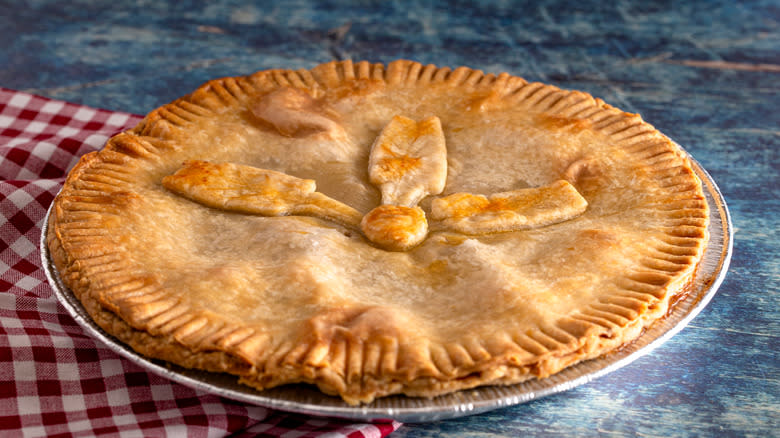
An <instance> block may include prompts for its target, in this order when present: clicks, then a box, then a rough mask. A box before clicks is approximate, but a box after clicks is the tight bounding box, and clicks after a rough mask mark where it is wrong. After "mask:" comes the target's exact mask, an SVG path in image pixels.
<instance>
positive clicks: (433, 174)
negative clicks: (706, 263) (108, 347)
mask: <svg viewBox="0 0 780 438" xmlns="http://www.w3.org/2000/svg"><path fill="white" fill-rule="evenodd" d="M372 212H373V213H372ZM369 213H372V214H369ZM707 218H708V211H707V204H706V202H705V200H704V196H703V192H702V189H701V183H700V181H699V180H698V179H697V177H696V176H695V174H694V172H693V170H692V169H691V166H690V163H689V161H688V159H687V158H686V156H685V154H684V153H683V152H682V151H681V150H680V149H679V148H678V147H677V146H676V145H674V144H673V143H672V142H671V141H670V140H669V139H668V138H667V137H665V136H664V135H663V134H661V133H660V132H658V131H657V130H656V129H654V128H653V127H652V126H650V125H649V124H647V123H645V122H644V121H642V120H641V118H640V117H639V116H638V115H635V114H628V113H625V112H622V111H620V110H618V109H616V108H613V107H611V106H609V105H607V104H605V103H604V102H602V101H601V100H599V99H594V98H593V97H591V96H590V95H588V94H585V93H582V92H578V91H566V90H561V89H558V88H556V87H553V86H550V85H544V84H540V83H528V82H526V81H525V80H523V79H521V78H518V77H513V76H510V75H507V74H501V75H492V74H489V75H485V74H483V73H482V72H480V71H476V70H472V69H468V68H463V67H461V68H458V69H455V70H450V69H448V68H438V67H434V66H423V65H420V64H417V63H414V62H410V61H396V62H393V63H391V64H389V65H387V66H385V65H381V64H369V63H367V62H360V63H352V62H350V61H345V62H333V63H328V64H323V65H321V66H318V67H316V68H314V69H312V70H301V71H288V70H270V71H261V72H258V73H255V74H252V75H249V76H244V77H234V78H223V79H218V80H214V81H211V82H209V83H207V84H205V85H204V86H202V87H201V88H199V89H197V90H196V91H195V92H193V93H192V94H189V95H187V96H185V97H183V98H181V99H178V100H176V101H174V102H172V103H170V104H168V105H165V106H163V107H160V108H158V109H156V110H154V111H152V112H151V113H150V114H149V115H147V116H146V118H145V119H144V120H143V121H142V122H141V123H140V124H139V125H138V126H136V127H135V128H133V129H131V130H129V131H127V132H124V133H121V134H118V135H117V136H115V137H113V138H111V139H110V140H109V141H108V143H107V144H106V146H105V148H104V149H103V150H101V151H99V152H95V153H91V154H88V155H86V156H84V157H83V159H82V160H81V161H80V162H79V164H78V165H77V166H76V168H75V169H74V170H73V171H72V172H71V174H70V175H69V177H68V179H67V181H66V183H65V186H64V188H63V190H62V192H61V194H60V195H59V196H58V197H57V199H56V200H55V205H54V209H53V213H52V215H51V219H50V221H51V222H50V227H49V230H50V233H49V235H48V244H49V249H50V251H51V254H52V257H53V260H54V262H55V264H56V266H57V268H58V270H59V271H60V273H61V275H62V278H63V281H64V282H65V284H66V285H67V286H68V287H69V288H70V289H71V290H72V291H73V292H74V294H75V295H76V296H77V297H79V299H80V300H81V301H82V303H84V306H85V308H86V309H87V310H88V312H89V313H90V314H91V315H92V317H93V318H94V319H95V321H96V322H97V323H98V324H100V325H101V326H102V327H103V328H104V329H105V330H106V331H108V332H109V333H111V334H113V335H114V336H116V337H117V338H119V339H120V340H122V341H123V342H126V343H128V344H129V345H131V346H132V347H133V348H134V349H136V350H137V351H139V352H141V353H142V354H145V355H148V356H150V357H155V358H160V359H164V360H168V361H171V362H174V363H177V364H179V365H182V366H185V367H194V368H201V369H206V370H211V371H224V372H229V373H233V374H236V375H238V376H239V377H240V380H241V381H242V382H243V383H245V384H247V385H250V386H252V387H255V388H258V389H263V388H270V387H274V386H278V385H283V384H288V383H296V382H305V383H311V384H314V385H317V386H318V387H319V388H320V389H321V390H322V391H324V392H326V393H328V394H335V395H338V396H341V397H342V398H343V399H344V400H345V401H347V402H348V403H367V402H371V401H372V400H374V399H376V398H377V397H382V396H385V395H389V394H397V393H401V394H407V395H410V396H427V397H430V396H435V395H438V394H442V393H447V392H451V391H455V390H458V389H463V388H469V387H474V386H478V385H488V384H509V383H515V382H520V381H523V380H526V379H529V378H534V377H536V378H544V377H546V376H549V375H550V374H552V373H555V372H558V371H560V370H561V369H563V368H565V367H567V366H569V365H571V364H574V363H576V362H579V361H581V360H585V359H588V358H593V357H597V356H599V355H601V354H604V353H607V352H609V351H611V350H612V349H614V348H617V347H619V346H620V345H622V344H624V343H626V342H629V341H631V340H632V339H634V338H636V337H637V336H638V335H639V334H640V333H641V331H642V329H643V328H644V327H646V326H648V325H649V324H651V323H652V322H653V321H654V320H656V319H658V318H660V317H662V316H663V315H664V314H665V312H666V311H667V308H668V305H669V301H670V297H672V296H673V295H675V294H678V293H681V292H682V291H683V290H684V288H685V286H686V285H687V284H688V283H689V282H690V281H691V279H692V276H693V275H694V272H695V268H696V266H697V264H698V262H699V260H700V258H701V256H702V252H703V250H704V247H705V245H706V241H707V231H706V227H707ZM398 230H400V231H401V232H403V233H406V234H404V235H403V236H401V237H397V236H396V234H394V233H396V231H398ZM403 233H401V234H403ZM374 236H376V237H374ZM410 236H411V237H410ZM407 238H409V239H411V240H403V239H407Z"/></svg>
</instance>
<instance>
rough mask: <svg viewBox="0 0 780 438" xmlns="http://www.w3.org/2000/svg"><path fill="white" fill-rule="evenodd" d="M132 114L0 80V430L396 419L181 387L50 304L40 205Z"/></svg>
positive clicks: (354, 435) (257, 428) (263, 432)
mask: <svg viewBox="0 0 780 438" xmlns="http://www.w3.org/2000/svg"><path fill="white" fill-rule="evenodd" d="M140 120H141V117H140V116H137V115H133V114H127V113H122V112H112V111H106V110H101V109H95V108H90V107H86V106H82V105H75V104H72V103H68V102H63V101H58V100H52V99H47V98H43V97H40V96H34V95H31V94H27V93H22V92H18V91H14V90H9V89H5V88H1V87H0V210H2V216H1V217H0V436H30V437H33V436H45V437H55V436H57V437H66V436H96V435H99V436H209V437H211V436H227V435H230V436H282V437H319V436H325V437H332V438H337V437H349V438H359V437H365V438H369V437H383V436H387V435H389V434H390V433H392V432H393V431H395V430H396V429H397V428H398V427H400V425H401V424H400V423H398V422H392V423H377V424H370V423H354V422H349V421H344V420H337V419H329V418H319V417H308V416H304V415H297V414H291V413H284V412H279V411H275V410H272V409H268V408H264V407H261V406H254V405H248V404H244V403H241V402H237V401H232V400H229V399H226V398H222V397H219V396H217V395H212V394H208V393H205V392H203V391H200V390H196V389H191V388H189V387H186V386H183V385H181V384H179V383H176V382H173V381H171V380H168V379H166V378H164V377H160V376H157V375H156V374H153V373H149V372H147V371H146V370H145V369H143V368H142V367H140V366H138V365H136V364H135V363H133V362H131V361H128V360H126V359H124V358H122V357H121V356H119V355H117V354H116V353H114V352H113V351H112V350H110V349H109V348H108V347H106V346H104V345H102V344H101V343H99V342H98V341H96V340H95V339H93V338H92V337H91V336H90V335H89V334H88V333H86V332H85V331H84V330H83V329H82V328H81V326H79V325H78V324H77V323H76V322H75V321H74V319H73V318H72V317H71V316H70V314H69V313H68V312H67V311H66V310H65V308H64V307H63V306H62V305H61V304H59V302H58V301H57V298H56V296H55V294H54V291H53V290H52V288H51V286H49V284H48V283H47V280H46V275H45V273H44V271H43V268H42V267H41V254H40V250H39V247H38V242H39V239H40V235H41V227H42V225H43V220H44V217H45V215H46V211H47V209H48V207H49V205H50V204H51V202H52V200H53V199H54V197H55V195H56V194H57V192H58V191H59V190H60V187H62V183H63V181H64V180H65V176H66V175H67V172H68V171H69V170H70V169H71V168H72V167H73V166H74V165H75V164H76V162H77V161H78V159H79V157H80V156H81V155H83V154H85V153H87V152H90V151H93V150H97V149H100V148H102V147H103V144H104V143H105V141H106V140H107V139H108V138H109V137H111V136H112V135H114V134H116V133H118V132H120V131H122V130H125V129H128V128H130V127H132V126H134V125H135V124H136V123H138V122H139V121H140Z"/></svg>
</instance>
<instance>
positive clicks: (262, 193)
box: [162, 116, 588, 251]
mask: <svg viewBox="0 0 780 438" xmlns="http://www.w3.org/2000/svg"><path fill="white" fill-rule="evenodd" d="M368 175H369V180H370V182H371V183H372V184H374V185H375V186H377V187H378V188H379V190H380V192H381V194H382V203H381V205H379V206H378V207H376V208H374V209H373V210H371V211H369V212H368V213H366V214H365V215H362V214H361V213H360V212H358V211H357V210H356V209H354V208H352V207H350V206H348V205H346V204H344V203H342V202H340V201H337V200H335V199H333V198H330V197H328V196H326V195H324V194H323V193H320V192H317V191H316V189H317V186H316V183H315V181H313V180H309V179H301V178H296V177H294V176H291V175H287V174H285V173H282V172H276V171H273V170H267V169H260V168H256V167H252V166H246V165H239V164H233V163H210V162H206V161H197V160H195V161H187V162H185V163H184V166H183V167H182V168H180V169H179V170H178V171H176V173H174V174H172V175H168V176H166V177H165V178H163V181H162V183H163V186H165V187H166V188H167V189H168V190H171V191H172V192H174V193H177V194H179V195H181V196H183V197H185V198H188V199H190V200H192V201H195V202H198V203H200V204H203V205H206V206H208V207H212V208H217V209H221V210H225V211H234V212H240V213H248V214H258V215H263V216H287V215H305V216H314V217H318V218H320V219H324V220H328V221H332V222H336V223H339V224H341V225H344V226H346V227H348V228H351V229H354V230H360V231H361V232H362V233H363V235H364V236H365V237H366V238H367V239H368V240H369V241H371V242H372V243H374V244H375V245H377V246H379V247H381V248H383V249H386V250H391V251H406V250H409V249H411V248H413V247H415V246H417V245H418V244H420V243H421V242H422V241H423V240H425V238H426V236H427V235H428V220H427V218H426V216H425V212H424V211H423V210H422V208H420V207H419V206H418V205H417V204H418V203H419V202H420V201H421V200H422V199H423V198H425V197H427V196H432V195H438V194H440V193H441V192H442V191H443V190H444V186H445V183H446V181H447V149H446V145H445V139H444V133H443V131H442V127H441V122H440V121H439V118H438V117H429V118H427V119H425V120H422V121H420V122H415V121H414V120H412V119H409V118H406V117H402V116H395V117H393V119H392V120H391V121H390V122H389V123H388V124H387V125H386V126H385V127H384V129H383V130H382V132H381V133H380V134H379V136H378V137H377V139H376V140H375V141H374V144H373V145H372V147H371V153H370V155H369V159H368ZM587 205H588V203H587V201H586V200H585V199H584V198H583V197H582V196H581V195H580V194H579V192H578V191H577V189H576V188H575V187H574V186H573V185H571V184H570V183H569V182H568V181H565V180H558V181H555V182H554V183H552V184H549V185H547V186H543V187H535V188H527V189H520V190H513V191H507V192H502V193H496V194H492V195H489V196H484V195H475V194H470V193H455V194H451V195H448V196H444V197H439V198H435V199H434V200H433V201H432V203H431V214H430V216H431V219H432V220H434V221H436V229H437V230H447V231H455V232H459V233H463V234H469V235H479V234H488V233H500V232H509V231H517V230H524V229H531V228H538V227H544V226H547V225H552V224H555V223H560V222H563V221H567V220H570V219H573V218H575V217H577V216H579V215H580V214H582V213H583V212H584V211H585V209H586V208H587Z"/></svg>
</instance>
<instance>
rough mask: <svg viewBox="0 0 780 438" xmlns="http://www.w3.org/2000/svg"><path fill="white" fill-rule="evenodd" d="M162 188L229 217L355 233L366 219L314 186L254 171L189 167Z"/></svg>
mask: <svg viewBox="0 0 780 438" xmlns="http://www.w3.org/2000/svg"><path fill="white" fill-rule="evenodd" d="M162 183H163V186H165V188H167V189H168V190H171V191H172V192H175V193H178V194H179V195H181V196H184V197H185V198H188V199H190V200H193V201H195V202H198V203H201V204H203V205H206V206H209V207H212V208H218V209H221V210H226V211H235V212H240V213H250V214H259V215H263V216H288V215H305V216H316V217H319V218H323V219H327V220H331V221H334V222H337V223H339V224H342V225H346V226H348V227H350V228H355V229H358V228H359V227H360V219H361V217H362V216H361V214H360V213H359V212H358V211H357V210H355V209H354V208H352V207H350V206H348V205H345V204H343V203H341V202H339V201H337V200H335V199H332V198H329V197H328V196H326V195H324V194H322V193H320V192H316V191H315V190H316V189H317V184H316V183H315V182H314V181H313V180H310V179H301V178H296V177H294V176H290V175H287V174H285V173H281V172H276V171H273V170H266V169H259V168H257V167H252V166H244V165H239V164H232V163H218V164H215V163H209V162H206V161H196V160H193V161H187V162H185V163H184V166H183V167H182V168H181V169H179V170H178V171H176V173H174V174H173V175H168V176H166V177H165V178H163V181H162Z"/></svg>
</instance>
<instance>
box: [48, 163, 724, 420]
mask: <svg viewBox="0 0 780 438" xmlns="http://www.w3.org/2000/svg"><path fill="white" fill-rule="evenodd" d="M691 164H692V166H693V168H694V170H695V171H696V174H697V175H698V176H699V178H700V179H701V181H702V183H703V188H704V193H705V198H706V200H707V203H708V205H709V207H710V222H709V235H710V237H709V242H708V245H707V248H706V250H705V252H704V257H703V259H702V261H701V263H700V264H699V267H698V270H697V272H696V276H695V279H694V281H693V284H692V285H691V288H690V290H689V292H688V293H687V294H686V295H685V296H683V297H682V298H681V299H680V300H678V301H677V302H676V303H675V304H674V306H673V307H672V308H671V309H670V311H669V313H668V315H667V316H666V317H664V318H662V319H660V320H659V321H656V322H655V323H654V324H653V325H652V326H650V327H649V328H648V329H647V330H646V331H645V333H644V334H643V335H642V336H640V337H639V338H638V339H637V340H635V341H634V342H632V343H630V344H628V345H625V346H624V347H622V348H620V349H618V350H617V351H614V352H612V353H609V354H607V355H604V356H602V357H599V358H596V359H592V360H588V361H585V362H581V363H579V364H576V365H574V366H571V367H569V368H566V369H564V370H563V371H561V372H559V373H557V374H554V375H552V376H550V377H548V378H545V379H532V380H529V381H526V382H523V383H519V384H516V385H509V386H485V387H479V388H475V389H470V390H464V391H458V392H455V393H451V394H447V395H443V396H438V397H435V398H431V399H428V398H413V397H405V396H389V397H384V398H380V399H378V400H375V401H374V402H372V403H370V404H366V405H360V406H352V405H348V404H347V403H345V402H344V401H342V400H341V399H340V398H337V397H331V396H327V395H325V394H323V393H321V392H320V391H318V390H316V389H315V388H314V387H309V386H304V385H287V386H282V387H278V388H274V389H269V390H265V391H257V390H254V389H252V388H249V387H246V386H244V385H241V384H239V383H238V379H237V378H236V377H234V376H231V375H228V374H216V373H209V372H205V371H198V370H191V369H185V368H182V367H179V366H176V365H173V364H169V363H166V362H163V361H159V360H153V359H149V358H146V357H144V356H141V355H140V354H138V353H136V352H135V351H134V350H132V349H131V348H130V347H128V346H127V345H125V344H123V343H121V342H119V341H118V340H117V339H115V338H114V337H112V336H111V335H109V334H107V333H106V332H105V331H103V330H102V329H101V328H100V327H98V325H97V324H95V323H94V322H93V321H92V319H91V318H90V316H89V314H88V313H87V311H86V310H85V309H84V307H83V305H82V304H81V302H80V301H79V300H78V299H77V298H76V296H75V295H74V294H73V293H72V292H71V291H70V290H69V289H68V288H67V287H66V286H65V285H64V284H63V282H62V279H61V278H60V276H59V273H58V272H57V270H56V268H55V266H54V263H53V261H52V259H51V255H50V253H49V249H48V247H47V245H46V241H45V236H46V235H47V228H48V221H49V215H50V214H51V209H49V212H48V213H47V215H46V218H45V219H44V221H43V225H42V233H41V236H42V237H41V242H40V249H41V258H42V265H43V268H44V271H45V273H46V277H47V279H48V280H49V284H51V286H52V288H53V289H54V293H55V295H56V296H57V299H58V300H59V301H60V303H61V304H62V305H63V306H64V307H65V309H66V310H67V311H68V313H69V314H70V315H71V316H72V317H73V318H74V319H75V320H76V322H77V323H78V324H79V325H81V326H82V327H83V328H84V330H85V331H86V332H87V333H89V334H90V335H91V336H93V337H94V338H96V339H97V340H99V341H100V342H102V343H103V344H105V345H106V346H107V347H108V348H109V349H111V350H113V351H114V352H116V353H117V354H119V355H121V356H123V357H124V358H126V359H129V360H130V361H132V362H134V363H136V364H138V365H139V366H141V367H143V368H145V369H146V370H148V371H149V372H152V373H154V374H157V375H160V376H162V377H165V378H168V379H170V380H173V381H175V382H178V383H181V384H182V385H185V386H188V387H191V388H194V389H197V390H201V391H204V392H207V393H210V394H215V395H218V396H221V397H225V398H228V399H232V400H237V401H241V402H245V403H249V404H253V405H258V406H264V407H268V408H273V409H279V410H282V411H287V412H294V413H299V414H305V415H315V416H328V417H337V418H343V419H349V420H359V421H390V420H397V421H402V422H427V421H437V420H443V419H449V418H456V417H462V416H466V415H473V414H479V413H483V412H487V411H490V410H493V409H497V408H501V407H506V406H512V405H517V404H520V403H525V402H527V401H530V400H534V399H537V398H540V397H544V396H546V395H550V394H555V393H558V392H563V391H566V390H569V389H572V388H574V387H577V386H579V385H582V384H584V383H588V382H590V381H591V380H594V379H596V378H598V377H600V376H603V375H605V374H608V373H610V372H612V371H615V370H617V369H619V368H621V367H623V366H625V365H627V364H629V363H631V362H633V361H634V360H636V359H638V358H639V357H641V356H643V355H645V354H647V353H649V352H650V351H652V350H653V349H654V348H656V347H658V346H659V345H661V344H663V343H664V342H666V341H667V340H668V339H670V338H671V337H672V336H674V335H675V334H676V333H677V332H679V331H680V330H682V329H683V328H684V327H685V326H686V325H687V324H688V323H689V322H690V321H691V320H692V319H693V318H694V317H695V316H696V315H698V314H699V312H701V310H702V309H704V307H705V306H706V305H707V304H708V303H709V301H710V300H711V299H712V297H713V296H714V295H715V293H716V291H717V289H718V287H719V286H720V284H721V282H722V281H723V278H724V277H725V275H726V271H727V269H728V265H729V262H730V259H731V253H732V225H731V218H730V216H729V212H728V209H727V206H726V203H725V200H724V199H723V196H722V195H721V193H720V190H719V189H718V187H717V185H716V184H715V182H714V181H713V180H712V177H711V176H710V175H709V174H708V173H707V172H706V170H704V168H702V167H701V165H700V164H699V163H698V162H696V161H695V160H694V159H693V158H691Z"/></svg>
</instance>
